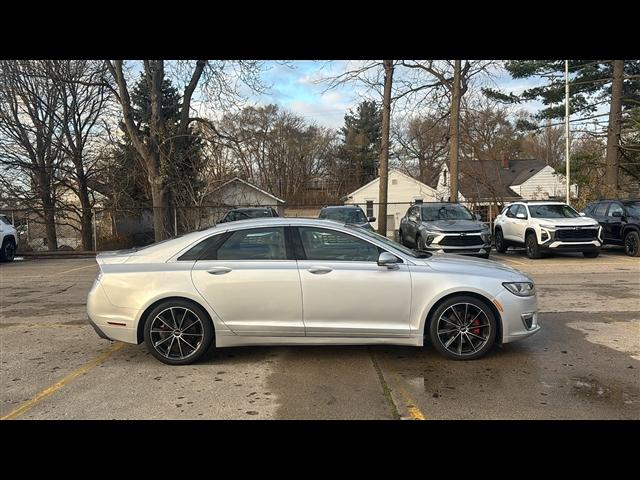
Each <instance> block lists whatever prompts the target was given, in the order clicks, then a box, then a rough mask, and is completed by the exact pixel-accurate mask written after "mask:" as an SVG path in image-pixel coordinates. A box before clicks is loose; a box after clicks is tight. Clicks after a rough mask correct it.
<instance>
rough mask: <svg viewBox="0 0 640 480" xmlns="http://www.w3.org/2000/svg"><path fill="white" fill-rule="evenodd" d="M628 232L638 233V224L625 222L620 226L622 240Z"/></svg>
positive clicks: (639, 226)
mask: <svg viewBox="0 0 640 480" xmlns="http://www.w3.org/2000/svg"><path fill="white" fill-rule="evenodd" d="M629 232H638V233H640V225H635V224H630V225H629V224H627V225H625V226H624V227H623V228H622V240H624V237H626V236H627V234H628V233H629Z"/></svg>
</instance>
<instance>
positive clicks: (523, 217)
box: [516, 213, 527, 220]
mask: <svg viewBox="0 0 640 480" xmlns="http://www.w3.org/2000/svg"><path fill="white" fill-rule="evenodd" d="M516 218H519V219H521V220H526V219H527V216H526V215H525V214H524V213H518V214H516Z"/></svg>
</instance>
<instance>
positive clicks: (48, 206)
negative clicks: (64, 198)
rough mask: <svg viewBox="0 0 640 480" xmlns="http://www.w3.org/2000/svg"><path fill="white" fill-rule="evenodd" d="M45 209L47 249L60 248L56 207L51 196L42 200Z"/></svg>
mask: <svg viewBox="0 0 640 480" xmlns="http://www.w3.org/2000/svg"><path fill="white" fill-rule="evenodd" d="M42 206H43V210H44V224H45V229H46V232H47V250H49V251H50V252H54V251H56V250H58V236H57V234H56V219H55V207H54V205H53V201H51V199H50V198H47V199H43V200H42Z"/></svg>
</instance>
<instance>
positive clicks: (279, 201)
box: [213, 177, 286, 204]
mask: <svg viewBox="0 0 640 480" xmlns="http://www.w3.org/2000/svg"><path fill="white" fill-rule="evenodd" d="M233 182H240V183H243V184H245V185H247V186H248V187H251V188H253V189H254V190H257V191H258V192H260V193H264V194H265V195H267V196H268V197H271V198H273V199H274V200H275V201H276V202H278V203H282V204H284V203H286V202H285V201H284V200H282V199H281V198H278V197H276V196H275V195H272V194H270V193H269V192H265V191H264V190H262V189H261V188H259V187H256V186H255V185H254V184H253V183H249V182H247V181H246V180H243V179H241V178H240V177H234V178H232V179H231V180H229V181H228V182H224V183H223V184H222V185H220V186H219V187H218V188H216V189H214V190H213V191H214V192H215V191H217V190H220V189H221V188H224V187H226V186H227V185H229V184H230V183H233Z"/></svg>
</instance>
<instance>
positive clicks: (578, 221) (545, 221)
mask: <svg viewBox="0 0 640 480" xmlns="http://www.w3.org/2000/svg"><path fill="white" fill-rule="evenodd" d="M536 220H537V221H538V222H539V223H540V224H541V225H555V226H556V227H596V226H598V225H599V223H598V221H597V220H595V219H593V218H590V217H576V218H537V219H536Z"/></svg>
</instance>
